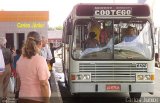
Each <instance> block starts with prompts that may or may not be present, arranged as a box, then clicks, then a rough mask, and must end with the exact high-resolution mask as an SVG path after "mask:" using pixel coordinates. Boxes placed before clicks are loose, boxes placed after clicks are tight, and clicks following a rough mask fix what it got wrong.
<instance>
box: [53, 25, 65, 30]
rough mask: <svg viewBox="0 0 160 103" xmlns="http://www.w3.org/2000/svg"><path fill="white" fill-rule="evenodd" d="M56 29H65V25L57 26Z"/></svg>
mask: <svg viewBox="0 0 160 103" xmlns="http://www.w3.org/2000/svg"><path fill="white" fill-rule="evenodd" d="M55 29H56V30H62V29H63V26H56V27H55Z"/></svg>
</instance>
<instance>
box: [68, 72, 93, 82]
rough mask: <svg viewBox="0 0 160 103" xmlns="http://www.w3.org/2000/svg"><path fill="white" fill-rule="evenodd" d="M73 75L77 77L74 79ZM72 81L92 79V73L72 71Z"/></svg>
mask: <svg viewBox="0 0 160 103" xmlns="http://www.w3.org/2000/svg"><path fill="white" fill-rule="evenodd" d="M72 77H75V78H74V79H73V78H72ZM71 80H72V81H91V74H90V73H72V74H71Z"/></svg>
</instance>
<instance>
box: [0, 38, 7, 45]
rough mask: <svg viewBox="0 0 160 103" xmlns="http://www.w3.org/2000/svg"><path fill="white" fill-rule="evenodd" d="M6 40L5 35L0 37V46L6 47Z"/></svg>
mask: <svg viewBox="0 0 160 103" xmlns="http://www.w3.org/2000/svg"><path fill="white" fill-rule="evenodd" d="M6 43H7V40H6V38H5V37H0V47H6Z"/></svg>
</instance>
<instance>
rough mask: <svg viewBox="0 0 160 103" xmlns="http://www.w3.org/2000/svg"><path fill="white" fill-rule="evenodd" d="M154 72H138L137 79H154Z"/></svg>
mask: <svg viewBox="0 0 160 103" xmlns="http://www.w3.org/2000/svg"><path fill="white" fill-rule="evenodd" d="M153 80H154V74H152V73H137V74H136V81H153Z"/></svg>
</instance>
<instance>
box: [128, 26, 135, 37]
mask: <svg viewBox="0 0 160 103" xmlns="http://www.w3.org/2000/svg"><path fill="white" fill-rule="evenodd" d="M126 34H127V35H135V28H134V27H132V26H128V28H127V32H126Z"/></svg>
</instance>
